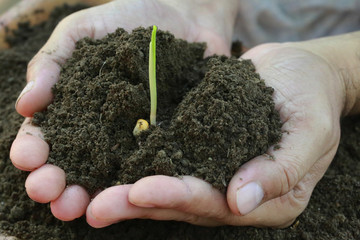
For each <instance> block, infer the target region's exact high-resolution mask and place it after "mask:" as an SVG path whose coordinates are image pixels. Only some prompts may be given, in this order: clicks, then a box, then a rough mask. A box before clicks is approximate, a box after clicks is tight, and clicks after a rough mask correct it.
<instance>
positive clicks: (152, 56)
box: [133, 25, 157, 136]
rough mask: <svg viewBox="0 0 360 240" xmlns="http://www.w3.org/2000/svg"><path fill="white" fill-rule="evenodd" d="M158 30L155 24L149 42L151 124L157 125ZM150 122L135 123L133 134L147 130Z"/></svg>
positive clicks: (140, 120)
mask: <svg viewBox="0 0 360 240" xmlns="http://www.w3.org/2000/svg"><path fill="white" fill-rule="evenodd" d="M156 30H157V27H156V26H155V25H154V26H153V30H152V34H151V41H150V44H149V86H150V87H149V88H150V124H151V125H153V126H156V108H157V90H156ZM148 128H149V124H148V122H147V121H146V120H144V119H139V120H138V121H137V123H136V125H135V128H134V131H133V135H134V136H137V135H139V134H140V132H141V131H144V130H147V129H148Z"/></svg>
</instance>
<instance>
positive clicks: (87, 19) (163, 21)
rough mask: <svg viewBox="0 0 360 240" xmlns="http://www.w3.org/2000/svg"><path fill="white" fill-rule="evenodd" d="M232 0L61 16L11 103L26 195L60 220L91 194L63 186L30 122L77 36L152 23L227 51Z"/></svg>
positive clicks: (125, 2) (119, 4)
mask: <svg viewBox="0 0 360 240" xmlns="http://www.w3.org/2000/svg"><path fill="white" fill-rule="evenodd" d="M236 2H237V1H235V0H229V1H226V2H225V3H221V2H219V1H215V0H214V1H213V0H211V1H205V2H204V3H201V1H192V0H184V1H177V0H157V1H156V0H138V1H134V0H122V1H114V2H111V3H108V4H105V5H102V6H98V7H95V8H91V9H88V10H83V11H80V12H78V13H75V14H73V15H70V16H69V17H67V18H65V19H64V20H63V21H61V23H60V24H59V25H58V26H57V27H56V29H55V30H54V32H53V34H52V36H51V37H50V39H49V40H48V42H47V43H46V45H45V46H44V47H43V48H42V49H41V50H40V51H39V52H38V54H37V55H36V56H35V57H34V58H33V59H32V61H31V62H30V63H29V66H28V71H27V82H28V84H27V86H26V87H25V89H24V90H23V91H22V93H21V94H20V97H19V99H18V101H17V103H16V109H17V111H18V112H19V113H20V114H21V115H23V116H25V117H27V118H26V120H25V122H24V123H23V125H22V126H21V128H20V130H19V133H18V135H17V137H16V139H15V140H14V142H13V145H12V148H11V151H10V158H11V160H12V162H13V164H14V165H15V166H16V167H17V168H19V169H22V170H25V171H31V173H30V175H29V177H28V178H27V180H26V183H25V186H26V191H27V193H28V195H29V197H30V198H31V199H33V200H35V201H37V202H41V203H47V202H51V211H52V213H53V214H54V216H55V217H57V218H59V219H61V220H65V221H67V220H73V219H75V218H77V217H80V216H81V215H83V214H84V213H85V211H86V208H87V206H88V204H89V202H90V196H89V195H88V194H87V192H86V191H85V189H83V188H82V187H80V186H69V187H65V186H66V182H65V173H64V171H63V170H62V169H60V168H58V167H56V166H53V165H50V164H45V163H46V161H47V158H48V154H49V146H48V145H47V143H46V142H45V141H44V140H43V135H42V133H41V131H40V129H39V128H37V127H35V126H32V125H31V123H30V121H31V116H32V115H33V113H34V112H37V111H41V110H43V109H44V108H46V106H47V105H48V104H50V103H51V101H52V98H53V96H52V92H51V87H52V86H53V84H55V82H56V81H57V79H58V76H59V72H60V68H61V64H62V63H64V62H65V60H66V59H67V58H69V57H70V56H71V53H72V51H73V49H74V47H75V43H76V41H77V40H79V39H81V38H83V37H86V36H89V37H92V38H101V37H104V36H105V35H106V34H107V33H109V32H113V31H115V29H116V28H118V27H123V28H125V29H126V30H128V31H130V30H132V29H133V28H135V27H138V26H148V25H153V24H156V25H158V27H159V28H160V29H162V30H170V31H171V32H173V33H174V34H175V35H176V36H177V37H180V38H183V39H186V40H188V41H198V42H203V41H204V42H207V43H208V48H207V52H206V54H208V55H209V54H214V53H218V54H227V55H229V49H230V42H231V35H232V25H233V22H234V19H235V14H236V9H237V8H236V4H235V3H236ZM214 9H215V10H214ZM199 13H201V14H199ZM217 19H222V21H218V20H217ZM49 52H51V54H48V53H49ZM122 187H124V188H126V187H128V186H122Z"/></svg>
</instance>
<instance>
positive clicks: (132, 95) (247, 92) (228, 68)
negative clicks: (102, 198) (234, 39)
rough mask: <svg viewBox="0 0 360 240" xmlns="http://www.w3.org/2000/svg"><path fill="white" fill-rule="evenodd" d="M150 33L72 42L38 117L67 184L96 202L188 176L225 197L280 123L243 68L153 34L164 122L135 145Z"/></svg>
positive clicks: (265, 91) (258, 83) (255, 78)
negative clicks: (117, 191) (121, 188)
mask: <svg viewBox="0 0 360 240" xmlns="http://www.w3.org/2000/svg"><path fill="white" fill-rule="evenodd" d="M150 36H151V28H148V29H144V28H138V29H135V30H134V31H133V32H132V33H131V34H129V33H127V32H125V30H123V29H118V30H117V31H116V32H115V33H112V34H109V35H108V36H107V37H105V38H104V39H101V40H92V39H84V40H81V41H79V42H78V44H77V47H76V50H75V52H74V53H73V57H72V58H70V59H69V60H68V61H67V63H66V64H65V65H64V66H63V69H62V71H61V74H60V80H59V82H58V83H57V84H56V85H55V87H54V89H53V92H54V96H55V97H54V102H53V103H52V104H51V105H50V106H49V107H48V109H47V110H46V111H45V112H43V113H37V114H35V116H34V119H33V123H35V124H38V125H39V126H40V127H41V128H42V130H43V131H44V133H45V138H46V140H47V141H48V143H49V145H50V148H51V151H50V157H49V162H50V163H52V164H55V165H57V166H59V167H60V168H62V169H64V170H65V172H66V175H67V182H68V183H70V184H80V185H83V186H84V187H86V188H87V189H89V190H90V192H93V191H95V190H97V189H101V188H105V187H108V186H111V185H114V184H116V183H120V184H128V183H134V182H135V181H137V180H139V179H140V178H142V177H145V176H148V175H158V174H163V175H169V176H181V175H193V176H196V177H200V178H202V179H205V180H206V181H208V182H210V183H212V184H213V185H214V186H215V187H217V188H219V189H221V190H225V188H226V186H227V183H228V182H229V181H230V179H231V177H232V176H233V175H234V173H235V171H236V170H237V169H238V168H239V167H240V165H241V164H243V163H244V162H245V161H247V160H249V159H251V158H253V157H255V156H258V155H261V154H263V153H265V152H266V151H267V149H268V148H269V146H270V145H272V144H274V143H276V142H277V141H279V140H280V137H281V131H280V128H281V123H280V119H279V114H278V113H277V112H276V111H275V108H274V103H273V100H272V93H273V89H272V88H270V87H266V86H265V84H264V81H263V80H261V79H260V77H259V75H258V74H257V73H256V72H255V68H254V66H253V65H252V63H251V62H250V61H249V60H242V61H238V60H236V59H227V58H226V57H218V56H215V57H211V58H208V59H205V60H204V59H203V54H204V50H205V46H204V44H199V43H187V42H185V41H183V40H180V39H175V37H174V36H173V35H172V34H170V33H169V32H163V31H158V34H157V46H158V48H157V86H158V87H157V88H158V98H159V99H158V102H159V104H158V114H157V115H158V116H157V119H158V120H159V121H160V122H159V123H158V125H157V126H156V127H153V128H152V129H150V130H149V131H148V132H146V133H144V134H141V136H139V137H137V138H136V137H134V136H133V135H132V131H133V129H134V126H135V124H136V121H137V120H138V119H139V118H146V117H147V116H148V115H149V112H150V101H149V83H148V81H149V80H148V61H149V60H148V59H149V56H148V51H149V50H148V49H149V39H150Z"/></svg>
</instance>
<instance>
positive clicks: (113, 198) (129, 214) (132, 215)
mask: <svg viewBox="0 0 360 240" xmlns="http://www.w3.org/2000/svg"><path fill="white" fill-rule="evenodd" d="M131 187H132V185H119V186H114V187H110V188H108V189H106V190H104V191H103V192H101V193H100V194H99V195H98V196H96V197H95V198H94V199H93V201H92V202H91V203H90V205H89V207H88V208H87V211H86V220H87V222H88V223H89V224H90V225H91V226H92V227H95V228H101V227H105V226H109V225H111V224H114V223H116V222H119V221H123V220H128V219H136V218H141V219H153V220H175V221H184V222H189V223H192V224H198V225H206V226H215V225H219V223H218V222H216V221H213V220H211V219H206V218H201V217H198V216H196V215H193V214H187V213H184V212H179V211H176V210H173V209H157V208H142V207H137V206H135V205H133V204H132V203H130V202H129V200H128V194H129V190H130V189H131Z"/></svg>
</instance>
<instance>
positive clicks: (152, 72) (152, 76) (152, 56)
mask: <svg viewBox="0 0 360 240" xmlns="http://www.w3.org/2000/svg"><path fill="white" fill-rule="evenodd" d="M156 30H157V27H156V26H155V25H154V26H153V31H152V34H151V42H150V46H149V85H150V102H151V106H150V124H151V125H153V126H156V107H157V93H156Z"/></svg>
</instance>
